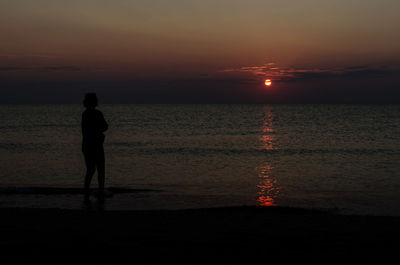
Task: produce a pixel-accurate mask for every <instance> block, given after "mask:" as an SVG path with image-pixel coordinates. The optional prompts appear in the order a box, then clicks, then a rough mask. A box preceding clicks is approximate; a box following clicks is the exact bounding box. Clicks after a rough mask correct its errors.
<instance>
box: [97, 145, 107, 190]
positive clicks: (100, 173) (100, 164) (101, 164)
mask: <svg viewBox="0 0 400 265" xmlns="http://www.w3.org/2000/svg"><path fill="white" fill-rule="evenodd" d="M96 158H97V159H96V165H97V177H98V182H99V190H100V192H103V191H104V181H105V159H104V149H103V145H102V146H101V147H99V149H98V152H97V154H96Z"/></svg>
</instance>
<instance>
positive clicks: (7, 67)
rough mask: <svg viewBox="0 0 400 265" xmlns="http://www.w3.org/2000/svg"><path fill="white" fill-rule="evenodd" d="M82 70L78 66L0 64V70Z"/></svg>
mask: <svg viewBox="0 0 400 265" xmlns="http://www.w3.org/2000/svg"><path fill="white" fill-rule="evenodd" d="M80 70H82V69H81V68H79V67H76V66H71V65H64V66H42V67H26V66H0V72H17V71H31V72H38V71H39V72H76V71H80Z"/></svg>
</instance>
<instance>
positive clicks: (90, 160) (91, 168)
mask: <svg viewBox="0 0 400 265" xmlns="http://www.w3.org/2000/svg"><path fill="white" fill-rule="evenodd" d="M84 156H85V163H86V175H85V185H84V191H85V199H89V195H90V183H91V181H92V177H93V175H94V172H95V171H96V160H95V156H94V155H93V154H91V153H90V152H86V153H84Z"/></svg>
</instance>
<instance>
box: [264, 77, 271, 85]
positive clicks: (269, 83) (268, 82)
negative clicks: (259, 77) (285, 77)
mask: <svg viewBox="0 0 400 265" xmlns="http://www.w3.org/2000/svg"><path fill="white" fill-rule="evenodd" d="M264 84H265V85H266V86H270V85H272V81H271V79H266V80H265V83H264Z"/></svg>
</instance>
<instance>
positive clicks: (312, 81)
mask: <svg viewBox="0 0 400 265" xmlns="http://www.w3.org/2000/svg"><path fill="white" fill-rule="evenodd" d="M399 11H400V1H398V0H276V1H272V0H202V1H188V0H186V1H184V0H135V1H132V0H130V1H128V0H113V1H109V0H69V1H65V0H63V1H61V0H35V1H32V0H0V36H1V38H0V95H1V97H0V103H78V102H81V98H82V97H83V94H84V93H85V92H96V93H98V95H99V97H100V101H101V102H104V103H400V91H399V89H400V81H399V80H398V77H399V74H400V34H398V33H399V32H400V16H399V15H398V14H399ZM265 79H271V80H272V85H271V86H270V87H266V86H265V85H264V80H265Z"/></svg>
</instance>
